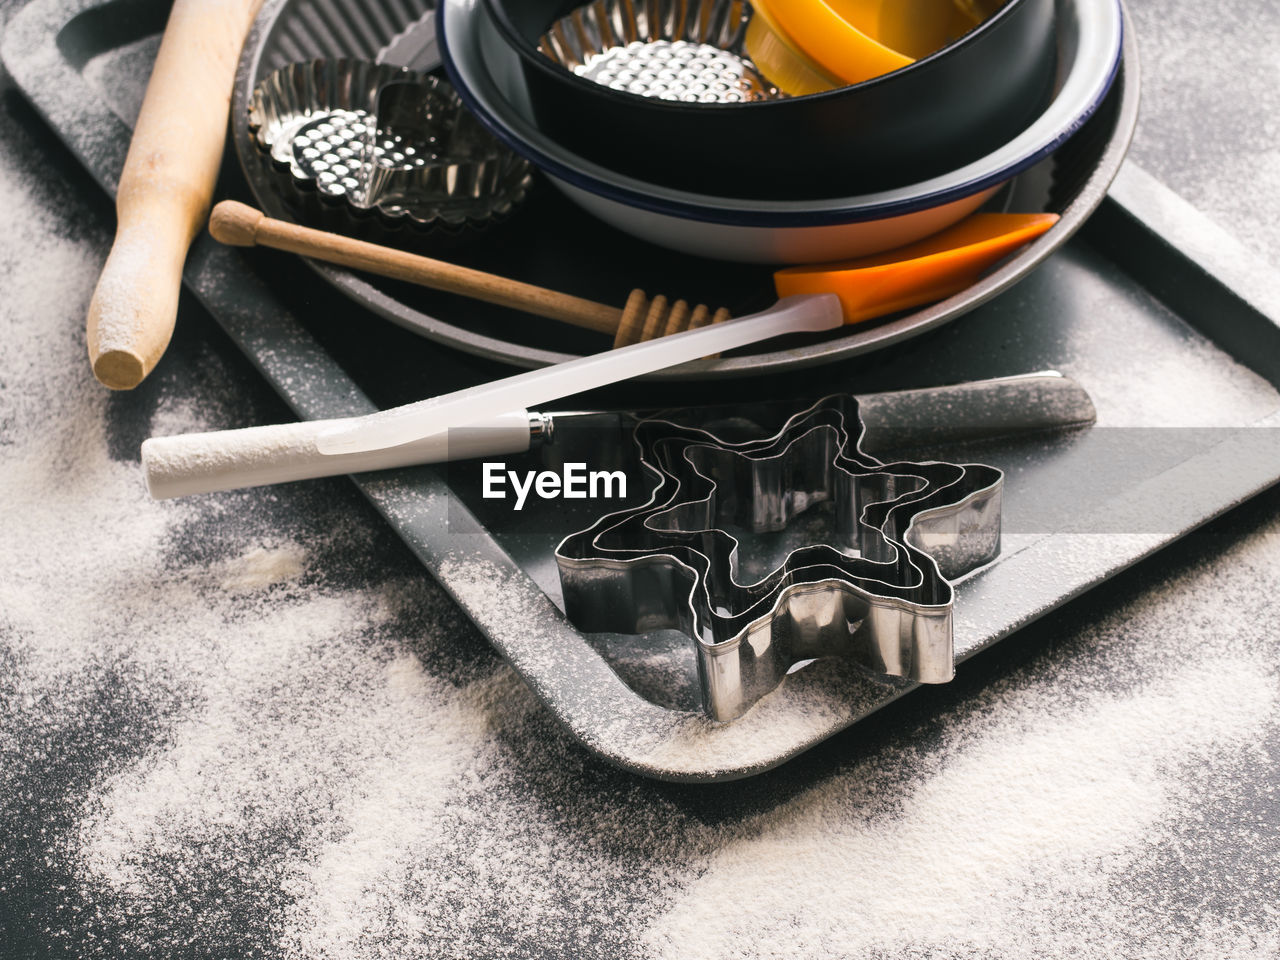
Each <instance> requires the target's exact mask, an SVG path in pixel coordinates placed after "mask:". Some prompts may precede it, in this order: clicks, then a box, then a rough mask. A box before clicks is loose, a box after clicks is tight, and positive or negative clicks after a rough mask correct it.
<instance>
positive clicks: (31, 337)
mask: <svg viewBox="0 0 1280 960" xmlns="http://www.w3.org/2000/svg"><path fill="white" fill-rule="evenodd" d="M21 6H22V4H21V2H12V0H0V11H2V12H0V17H3V18H7V17H9V16H11V15H12V13H13V12H14V11H15V10H16V9H18V8H19V7H21ZM1131 7H1132V8H1133V9H1132V13H1133V15H1134V21H1135V27H1136V30H1137V32H1138V37H1139V42H1140V47H1141V49H1142V52H1143V56H1144V60H1143V70H1144V114H1143V120H1142V122H1141V126H1140V128H1139V134H1138V139H1137V142H1136V144H1135V147H1134V150H1133V156H1134V157H1135V159H1136V160H1137V161H1138V162H1140V163H1141V164H1142V165H1143V166H1145V167H1146V168H1147V169H1148V170H1150V171H1152V172H1153V173H1155V174H1156V175H1157V176H1159V177H1160V178H1161V179H1162V180H1164V182H1166V183H1167V184H1169V185H1170V186H1172V187H1173V188H1175V189H1176V190H1177V191H1178V192H1180V193H1181V194H1182V195H1183V196H1185V197H1186V198H1188V199H1189V200H1191V201H1192V202H1193V203H1195V204H1196V205H1197V206H1199V207H1200V208H1201V209H1202V210H1204V211H1206V212H1207V213H1209V214H1210V215H1211V216H1212V217H1213V218H1215V219H1216V220H1218V222H1219V223H1221V224H1222V225H1223V226H1224V227H1226V228H1228V229H1229V230H1230V231H1232V232H1233V233H1235V234H1236V235H1237V236H1239V237H1240V238H1241V239H1243V240H1244V241H1245V242H1246V243H1248V244H1249V245H1250V246H1252V247H1254V248H1255V249H1256V250H1257V251H1258V252H1259V253H1261V254H1262V255H1263V256H1265V257H1266V258H1268V259H1269V260H1270V262H1272V263H1275V262H1278V261H1280V227H1278V226H1277V223H1280V149H1278V147H1280V130H1278V127H1277V124H1278V122H1280V121H1277V119H1276V118H1277V117H1280V109H1277V108H1278V107H1280V63H1278V61H1277V60H1276V58H1275V56H1274V51H1275V50H1276V49H1277V47H1278V46H1280V12H1278V11H1277V10H1274V9H1272V8H1269V7H1265V6H1264V5H1261V4H1256V3H1237V4H1235V5H1232V6H1231V7H1230V8H1228V9H1222V8H1217V9H1208V8H1205V7H1203V6H1197V5H1193V4H1191V3H1188V2H1185V0H1180V2H1178V3H1176V4H1167V3H1166V4H1159V3H1155V2H1154V0H1140V2H1137V0H1135V2H1134V3H1132V4H1131ZM5 83H6V88H5V91H4V100H3V109H2V110H0V129H2V130H3V133H2V135H0V141H2V142H0V184H3V186H0V191H3V196H4V198H5V211H6V214H7V221H8V222H7V225H6V230H5V233H4V235H3V239H0V277H3V278H4V279H3V281H2V284H3V286H0V290H2V291H3V296H0V324H2V325H3V329H4V331H5V335H6V338H7V339H8V341H9V344H10V346H7V347H6V349H5V350H4V351H3V355H2V356H0V463H3V469H0V529H3V530H4V531H5V534H6V536H5V538H4V542H3V545H0V581H2V583H0V955H4V956H14V957H38V956H53V955H72V956H98V955H102V956H113V957H124V956H142V957H184V956H217V957H229V956H244V957H248V956H277V955H283V956H302V957H330V956H332V957H376V956H397V957H399V956H417V955H422V956H433V957H435V956H459V957H463V956H465V957H479V956H515V957H541V956H548V957H584V956H600V957H620V956H633V955H634V956H664V957H667V956H670V957H674V956H680V957H754V956H782V955H786V956H788V957H795V958H799V957H810V956H811V957H826V956H867V957H880V956H895V957H901V956H921V957H923V956H931V957H932V956H939V957H941V956H956V957H1019V956H1027V957H1032V956H1035V957H1049V956H1062V957H1067V956H1072V957H1092V956H1098V957H1111V956H1128V957H1143V956H1151V957H1171V956H1232V957H1253V956H1258V957H1262V956H1274V955H1276V954H1277V953H1278V952H1280V913H1277V906H1276V905H1277V904H1278V903H1280V800H1278V799H1277V795H1276V783H1277V760H1278V758H1280V708H1278V705H1277V696H1278V695H1280V685H1278V684H1277V663H1278V662H1280V632H1278V631H1277V630H1276V629H1275V626H1274V625H1275V624H1276V623H1277V622H1280V600H1278V599H1277V595H1278V591H1277V590H1276V589H1275V588H1276V586H1277V581H1278V580H1280V490H1276V489H1273V490H1271V491H1269V492H1268V493H1266V494H1264V495H1262V496H1260V497H1258V498H1257V499H1255V500H1253V501H1252V502H1250V503H1248V504H1246V505H1245V506H1243V507H1241V508H1238V509H1236V510H1235V511H1233V512H1231V513H1230V514H1228V515H1226V516H1224V517H1222V518H1220V519H1219V520H1217V521H1215V522H1214V523H1212V524H1211V525H1210V526H1208V527H1206V528H1204V529H1202V530H1201V531H1199V532H1197V533H1195V534H1194V535H1192V536H1190V537H1188V538H1187V539H1185V540H1184V541H1182V542H1180V543H1178V544H1176V545H1175V546H1173V547H1172V548H1170V549H1168V550H1166V551H1164V552H1163V553H1161V554H1159V555H1157V556H1156V557H1154V558H1153V559H1150V560H1148V561H1145V562H1144V563H1142V564H1140V565H1138V566H1137V567H1135V568H1133V569H1131V570H1129V571H1127V572H1126V573H1124V574H1123V575H1121V576H1119V577H1117V578H1116V579H1114V580H1113V581H1111V582H1109V583H1108V584H1107V585H1106V586H1104V587H1102V588H1100V589H1098V590H1096V591H1094V592H1092V593H1090V594H1089V595H1087V596H1086V597H1084V598H1082V599H1080V600H1078V601H1076V602H1074V603H1072V604H1071V605H1069V606H1068V607H1066V608H1065V609H1063V610H1062V611H1060V612H1059V613H1057V614H1056V615H1054V616H1052V617H1050V618H1048V619H1046V620H1044V621H1041V622H1038V623H1036V624H1034V625H1032V626H1031V627H1029V628H1027V629H1026V630H1024V631H1023V632H1021V633H1020V634H1019V635H1018V636H1017V638H1016V642H1013V641H1011V642H1008V643H1005V644H1001V645H999V646H997V647H996V648H994V649H993V650H991V651H990V652H988V653H985V654H983V655H981V656H979V657H978V658H977V659H975V660H974V661H971V662H970V663H968V664H966V665H965V666H964V667H963V669H962V670H961V671H960V673H959V676H958V677H957V679H956V681H955V682H953V683H952V684H949V685H947V686H945V687H940V688H931V689H928V690H922V691H919V692H917V693H915V694H913V695H912V696H911V697H908V698H906V699H905V700H903V701H900V702H899V703H897V704H895V705H894V706H892V707H890V708H888V709H886V710H884V711H882V712H881V713H879V714H877V715H875V716H874V717H872V718H871V719H870V720H868V721H865V722H863V723H861V724H859V725H857V726H856V727H855V728H854V729H852V730H850V731H848V732H847V733H845V734H843V735H841V736H838V737H836V738H834V739H832V740H831V741H828V742H827V743H825V744H823V745H822V746H820V747H819V748H817V749H815V750H813V751H811V752H809V753H808V754H806V755H805V756H803V757H801V758H800V759H799V760H797V761H795V762H793V763H791V764H788V765H787V766H786V767H784V768H782V769H780V770H778V771H775V772H774V773H771V774H767V775H765V776H762V777H759V778H755V779H753V780H750V781H746V782H743V783H738V784H730V785H726V786H720V787H710V788H708V787H700V788H694V787H680V786H673V785H667V784H659V783H653V782H648V781H644V780H640V779H637V778H634V777H630V776H628V775H625V774H622V773H620V772H618V771H616V770H614V769H612V768H610V767H608V766H605V765H603V764H601V763H600V762H598V761H596V760H593V759H592V758H590V757H589V756H587V755H586V754H585V753H584V752H583V751H582V750H581V749H580V748H579V747H578V746H577V745H576V744H575V743H574V742H573V741H572V740H570V739H569V738H568V737H567V736H565V735H564V734H563V733H562V732H561V731H560V730H559V729H558V728H557V726H556V724H555V723H554V721H553V720H552V719H550V718H549V717H548V716H547V715H546V714H545V713H544V712H543V710H542V709H541V708H540V707H539V706H538V705H537V704H536V702H535V701H534V700H533V698H532V697H531V696H530V695H529V694H527V692H526V691H525V690H524V689H523V687H522V686H521V685H520V683H519V682H518V681H517V680H516V679H514V677H513V675H512V674H511V672H510V671H509V670H508V669H507V668H506V667H505V666H504V665H502V663H501V662H500V661H499V660H498V659H497V658H496V656H495V655H494V654H493V653H492V652H491V651H490V650H489V648H488V646H487V644H486V643H485V641H484V639H483V638H482V637H481V636H480V635H479V634H478V633H477V632H476V631H475V630H474V628H472V627H471V626H470V624H469V623H467V622H466V620H465V619H464V618H463V617H462V616H461V615H460V614H459V613H458V611H457V609H456V608H455V607H454V606H453V604H452V603H451V602H450V601H449V600H448V599H447V598H446V597H445V596H444V595H443V593H442V592H441V591H440V589H439V588H438V587H437V586H436V585H435V583H434V582H433V580H432V579H431V577H430V575H429V574H427V573H426V572H425V571H423V569H422V568H421V567H420V565H419V564H418V563H417V561H416V560H414V558H413V557H412V556H411V555H410V554H409V552H408V551H407V549H406V548H405V547H404V546H403V545H402V544H401V543H400V541H399V540H398V539H397V538H396V537H395V535H394V534H393V533H392V532H391V531H390V530H389V528H388V527H387V526H386V525H385V524H384V523H383V522H382V521H381V520H380V518H379V517H378V516H377V515H376V514H375V513H374V512H373V510H372V509H371V508H370V507H369V506H368V504H367V503H366V502H365V500H364V499H363V498H361V497H360V496H359V495H358V493H357V492H356V491H355V489H354V488H353V487H352V486H351V485H350V484H349V483H348V482H347V481H345V480H330V481H320V482H314V483H307V484H294V485H290V486H287V487H281V488H278V489H267V490H255V491H246V492H241V493H235V494H226V495H219V496H216V497H210V498H202V499H200V500H199V501H192V502H190V503H185V502H180V503H166V504H154V503H152V502H150V501H149V500H147V498H146V497H145V494H144V493H143V492H142V490H141V482H140V479H139V478H138V475H137V456H138V454H137V451H138V445H139V443H140V442H141V440H142V439H143V438H145V437H146V436H148V435H150V434H152V433H156V432H176V431H178V430H186V429H200V428H208V429H214V428H224V427H233V426H247V425H251V424H256V423H269V422H279V421H283V420H287V419H289V413H288V411H287V409H286V408H285V407H284V405H283V404H282V403H281V402H280V401H279V400H278V399H276V398H275V396H274V395H273V394H272V393H271V392H270V391H269V390H268V388H267V387H266V386H265V385H264V384H263V383H262V382H261V380H260V379H259V377H258V375H257V374H256V372H255V371H254V370H253V369H252V368H251V366H250V365H249V364H248V363H247V362H246V361H245V360H244V359H243V358H242V356H241V355H240V354H239V353H238V352H237V351H236V349H235V348H234V347H233V346H232V344H231V343H230V342H229V341H228V340H227V338H226V337H225V335H224V334H223V333H222V332H221V330H220V329H219V328H218V327H217V326H216V325H215V324H214V323H213V321H212V320H211V319H210V318H208V317H207V316H206V315H204V314H203V313H202V311H201V310H200V309H199V307H198V306H197V305H196V304H195V303H194V302H184V304H183V307H182V312H181V316H180V322H179V328H178V333H177V335H176V337H175V340H174V342H173V344H172V345H171V347H170V349H169V352H168V355H167V356H166V359H165V361H164V364H163V366H162V367H161V368H160V369H159V370H158V371H157V372H156V374H155V375H154V376H153V377H152V378H151V379H149V380H148V381H147V382H146V383H145V384H144V385H143V386H142V387H141V388H139V389H138V390H136V391H134V392H132V393H128V394H107V393H106V392H105V391H103V390H102V389H101V388H99V387H98V386H97V384H96V383H94V382H93V381H92V378H91V375H90V374H89V372H88V368H87V364H86V363H85V361H84V355H83V354H84V346H83V331H82V323H83V316H84V311H85V306H86V304H87V300H88V296H89V293H90V292H91V290H92V284H93V280H94V279H95V277H96V270H97V267H98V265H99V264H100V262H101V260H102V258H103V257H104V256H105V252H106V250H107V247H108V245H109V242H110V236H111V231H112V226H113V215H112V210H111V205H110V203H109V202H108V201H107V199H106V198H105V197H104V196H103V195H102V194H101V192H100V191H99V190H98V188H97V187H96V186H95V185H94V184H93V183H92V182H90V181H89V179H88V177H87V176H85V174H84V173H83V171H82V170H81V169H80V168H79V167H78V165H77V163H76V161H75V160H74V158H72V157H71V156H70V155H69V154H68V153H67V152H66V151H65V149H63V148H62V147H61V145H60V144H59V143H58V141H57V140H56V138H55V137H54V136H53V135H52V134H51V133H50V132H49V131H48V130H47V129H46V128H45V127H44V125H43V123H42V122H41V120H40V119H39V118H38V117H37V116H36V115H35V113H34V111H33V110H32V109H31V108H30V107H29V106H28V105H27V104H26V103H25V101H23V100H22V98H21V97H20V96H19V95H18V94H17V93H16V92H14V91H13V90H12V87H11V84H9V82H8V80H7V78H6V80H5Z"/></svg>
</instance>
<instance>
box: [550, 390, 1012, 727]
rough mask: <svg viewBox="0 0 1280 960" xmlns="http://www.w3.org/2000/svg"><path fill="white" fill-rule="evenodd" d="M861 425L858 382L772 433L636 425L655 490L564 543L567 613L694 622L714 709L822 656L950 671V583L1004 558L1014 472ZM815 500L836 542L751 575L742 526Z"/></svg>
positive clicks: (620, 627) (886, 669)
mask: <svg viewBox="0 0 1280 960" xmlns="http://www.w3.org/2000/svg"><path fill="white" fill-rule="evenodd" d="M713 430H714V431H715V432H713ZM864 431H865V426H864V424H863V421H862V419H861V417H860V415H859V410H858V402H857V400H856V399H855V398H853V397H851V396H848V395H835V396H830V397H826V398H825V399H823V400H820V401H818V402H817V403H814V404H813V405H812V406H810V407H808V408H807V409H805V410H802V411H800V412H799V413H796V414H794V415H793V416H791V417H790V418H788V419H787V420H786V421H785V423H784V424H783V425H782V427H781V428H780V429H778V430H776V431H773V432H768V431H762V430H761V428H760V427H758V426H757V425H755V424H751V423H747V422H734V421H732V420H731V419H730V420H723V419H722V420H720V421H719V422H718V423H715V422H706V421H705V420H704V421H703V422H696V417H695V422H693V423H690V422H689V421H688V420H686V419H685V418H683V417H673V416H671V415H658V416H654V417H649V418H643V419H640V420H638V421H637V423H636V426H635V429H634V433H633V440H634V442H635V444H636V446H637V448H638V452H639V456H640V463H641V465H642V466H643V467H644V469H645V471H646V473H647V475H648V476H649V477H650V478H651V480H652V483H653V486H652V489H651V491H650V495H649V498H648V500H647V501H646V502H645V503H643V504H642V505H640V506H638V507H633V508H628V509H625V510H621V511H617V512H614V513H610V514H607V515H605V516H603V517H601V518H600V519H599V520H597V521H596V522H595V523H594V524H592V525H591V526H590V527H588V528H587V529H585V530H581V531H579V532H577V533H573V534H571V535H569V536H568V537H566V538H565V539H564V540H563V541H561V543H560V545H559V546H558V547H557V548H556V562H557V564H558V566H559V571H560V582H561V586H562V588H563V592H564V600H565V610H566V613H567V615H568V617H569V619H570V620H571V621H572V622H573V624H574V625H575V626H576V627H577V628H578V629H579V630H581V631H583V632H584V633H619V634H643V633H648V632H650V631H655V630H663V629H677V630H680V631H682V632H684V633H686V634H687V635H688V636H689V637H691V638H692V639H693V642H694V645H695V647H696V650H697V662H698V673H699V679H700V682H701V688H702V700H703V708H704V710H705V712H706V713H707V714H708V715H709V716H710V717H712V718H713V719H716V720H732V719H734V718H736V717H739V716H741V715H742V714H743V713H745V712H746V711H747V710H749V709H750V708H751V706H752V705H754V704H755V703H756V702H757V701H758V700H760V698H761V697H763V696H765V695H766V694H768V693H769V692H770V691H772V690H773V689H774V688H776V687H777V686H778V684H780V683H781V682H782V680H783V678H784V677H785V676H786V674H787V673H788V672H789V671H790V670H791V669H792V668H793V667H794V666H795V665H796V664H798V663H801V662H803V661H808V660H813V659H817V658H819V657H832V656H843V657H848V658H851V659H853V660H854V661H856V662H858V663H860V664H861V665H862V666H864V667H865V668H866V669H868V670H869V671H871V672H873V673H876V674H880V675H887V676H893V677H903V678H907V679H910V680H915V681H918V682H922V683H943V682H946V681H948V680H950V679H951V678H952V676H953V675H954V661H953V655H952V605H953V601H954V591H953V588H952V585H951V580H953V579H956V578H958V577H960V576H962V575H964V574H965V573H967V572H969V571H971V570H973V569H975V568H976V567H978V566H981V565H983V564H985V563H987V562H989V561H991V560H993V559H994V558H995V557H996V555H997V554H998V553H999V550H1000V510H1001V493H1002V487H1003V474H1002V472H1001V471H1000V470H997V469H996V468H994V467H989V466H984V465H981V464H953V463H944V462H938V461H926V462H918V463H917V462H905V461H904V462H895V463H883V462H881V461H880V460H878V459H876V458H875V457H873V456H870V455H869V454H867V453H865V452H863V450H862V448H861V442H862V437H863V435H864ZM765 433H767V435H763V434H765ZM818 504H825V505H826V506H825V508H824V509H826V511H827V513H828V515H831V514H834V522H833V527H832V535H831V536H830V538H829V539H830V542H824V543H809V544H806V545H803V546H800V547H797V548H795V549H792V550H790V552H788V553H787V554H786V556H785V559H783V561H782V562H781V563H780V564H779V565H777V566H775V567H774V568H773V569H771V570H770V571H769V572H768V573H767V574H765V575H764V576H763V577H759V578H755V579H751V578H750V577H743V576H742V573H743V571H742V569H741V568H742V566H743V564H742V563H741V562H740V561H741V555H740V546H741V544H740V541H739V538H738V537H737V536H735V535H734V533H732V532H731V530H739V531H744V532H747V533H750V534H752V535H768V534H777V533H779V532H781V531H784V530H786V528H787V525H788V524H789V522H790V521H791V520H792V519H793V518H796V517H798V516H800V515H801V514H804V513H806V511H809V510H811V509H812V508H814V507H815V506H816V505H818Z"/></svg>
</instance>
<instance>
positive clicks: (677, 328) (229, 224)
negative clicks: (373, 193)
mask: <svg viewBox="0 0 1280 960" xmlns="http://www.w3.org/2000/svg"><path fill="white" fill-rule="evenodd" d="M209 233H211V234H212V235H213V238H214V239H215V240H217V241H218V242H219V243H225V244H228V245H231V246H236V247H252V246H262V247H271V248H273V249H276V250H284V251H287V252H289V253H297V254H300V255H302V256H304V257H313V258H314V259H316V260H323V261H325V262H326V263H336V264H338V265H340V266H344V267H351V268H352V269H354V270H363V271H365V272H367V273H375V274H377V275H379V276H383V277H390V278H392V279H393V280H404V281H406V282H408V283H416V284H419V285H421V286H425V287H431V288H433V289H435V290H444V291H446V292H448V293H460V294H463V295H464V296H468V297H474V298H475V299H477V300H484V301H486V302H488V303H495V304H497V305H499V306H502V307H511V308H512V309H515V310H524V311H526V312H528V313H533V314H536V315H537V316H540V317H547V318H549V319H551V320H560V321H563V322H564V323H572V324H574V325H575V326H579V327H585V328H586V329H588V330H595V331H596V332H598V333H606V334H610V335H611V336H612V337H613V345H614V346H615V347H625V346H627V345H628V344H632V343H639V342H641V341H643V340H652V339H654V338H655V337H663V336H666V335H668V334H672V333H680V332H682V331H684V330H693V329H695V328H697V327H705V326H706V325H708V324H711V323H721V322H723V321H725V320H728V319H729V311H728V310H726V309H724V308H721V309H719V310H715V311H713V310H711V309H710V308H709V307H707V306H704V305H702V304H699V305H698V306H696V307H690V306H689V304H688V303H687V302H686V301H684V300H677V301H676V302H675V303H673V304H672V303H669V302H668V300H667V298H666V297H664V296H661V295H659V296H656V297H653V298H652V299H650V298H649V296H648V295H647V294H646V293H645V292H644V291H643V290H638V289H637V290H632V291H631V295H630V296H629V297H628V298H627V303H626V305H625V306H624V307H623V308H622V309H618V308H617V307H611V306H609V305H608V304H604V303H596V302H595V301H594V300H586V299H584V298H582V297H575V296H572V295H571V294H567V293H560V292H558V291H555V290H548V289H546V288H545V287H538V286H534V285H533V284H530V283H522V282H521V281H519V280H512V279H510V278H508V277H499V276H497V275H495V274H492V273H485V272H484V271H482V270H473V269H471V268H470V267H462V266H458V265H457V264H453V263H446V262H445V261H443V260H434V259H432V258H431V257H424V256H420V255H418V254H414V253H408V252H406V251H404V250H397V249H395V248H394V247H384V246H380V245H379V244H376V243H369V242H367V241H364V240H355V239H352V238H351V237H345V236H342V235H341V234H337V233H328V232H326V231H324V230H316V229H313V228H311V227H303V226H299V225H298V224H296V223H287V222H286V221H284V220H273V219H272V218H271V217H268V216H267V215H266V214H264V213H263V212H262V211H261V210H257V209H255V208H253V207H251V206H249V205H248V204H244V203H238V202H236V201H234V200H224V201H222V202H221V203H219V204H218V205H217V206H216V207H214V208H213V213H212V215H211V216H210V217H209Z"/></svg>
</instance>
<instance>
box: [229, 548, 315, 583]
mask: <svg viewBox="0 0 1280 960" xmlns="http://www.w3.org/2000/svg"><path fill="white" fill-rule="evenodd" d="M306 558H307V556H306V552H305V551H304V550H303V549H302V548H301V547H298V546H296V545H289V546H285V547H254V548H253V549H252V550H250V551H249V552H248V553H246V554H244V555H243V556H241V557H239V558H237V559H236V560H234V561H232V562H230V563H228V564H226V566H225V568H224V569H225V572H226V576H225V577H224V579H223V581H222V589H224V590H229V591H231V592H232V593H245V592H249V591H252V590H261V589H263V588H264V587H270V586H272V585H273V584H277V583H283V582H284V581H286V580H296V579H297V578H298V577H299V576H301V575H302V571H303V569H304V567H305V565H306Z"/></svg>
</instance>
